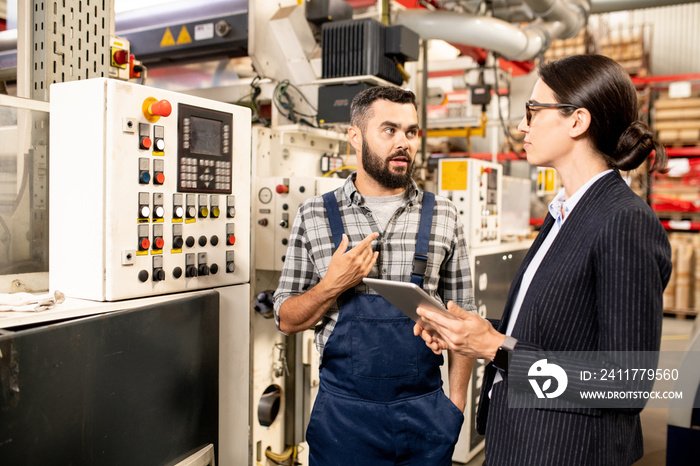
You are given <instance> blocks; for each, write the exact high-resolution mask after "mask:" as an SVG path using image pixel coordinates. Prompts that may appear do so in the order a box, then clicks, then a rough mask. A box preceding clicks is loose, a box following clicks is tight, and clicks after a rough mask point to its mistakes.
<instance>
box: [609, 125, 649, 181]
mask: <svg viewBox="0 0 700 466" xmlns="http://www.w3.org/2000/svg"><path fill="white" fill-rule="evenodd" d="M656 146H657V144H656V142H655V140H654V133H653V132H652V131H651V129H649V127H648V126H647V125H646V124H645V123H644V122H642V121H639V120H636V121H633V122H632V123H631V124H630V125H629V126H628V127H627V129H626V130H625V131H624V132H623V133H622V135H621V136H620V139H618V141H617V147H616V148H615V152H614V153H613V154H612V155H613V156H612V158H611V160H610V163H611V164H612V165H613V168H617V169H619V170H625V171H627V170H634V169H635V168H637V167H639V166H640V165H641V164H642V163H644V161H645V160H646V159H647V158H649V155H651V151H652V150H654V149H655V148H656Z"/></svg>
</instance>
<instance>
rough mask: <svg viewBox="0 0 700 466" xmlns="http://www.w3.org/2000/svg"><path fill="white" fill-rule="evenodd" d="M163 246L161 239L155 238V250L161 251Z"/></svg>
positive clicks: (163, 242)
mask: <svg viewBox="0 0 700 466" xmlns="http://www.w3.org/2000/svg"><path fill="white" fill-rule="evenodd" d="M163 246H165V241H163V238H156V249H163Z"/></svg>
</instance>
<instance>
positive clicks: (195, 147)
mask: <svg viewBox="0 0 700 466" xmlns="http://www.w3.org/2000/svg"><path fill="white" fill-rule="evenodd" d="M178 133H179V134H178V139H179V141H178V154H177V159H178V186H177V190H178V191H179V192H189V193H220V194H231V190H232V186H231V180H232V175H233V172H232V170H233V164H232V147H233V141H232V139H231V138H232V134H233V115H231V114H230V113H223V112H218V111H215V110H211V109H208V108H201V107H194V106H192V105H185V104H179V107H178Z"/></svg>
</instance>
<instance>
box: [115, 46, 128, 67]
mask: <svg viewBox="0 0 700 466" xmlns="http://www.w3.org/2000/svg"><path fill="white" fill-rule="evenodd" d="M113 57H114V63H116V64H117V65H119V66H123V65H126V64H127V63H129V56H128V55H127V54H126V50H124V49H119V50H117V51H116V52H114V55H113Z"/></svg>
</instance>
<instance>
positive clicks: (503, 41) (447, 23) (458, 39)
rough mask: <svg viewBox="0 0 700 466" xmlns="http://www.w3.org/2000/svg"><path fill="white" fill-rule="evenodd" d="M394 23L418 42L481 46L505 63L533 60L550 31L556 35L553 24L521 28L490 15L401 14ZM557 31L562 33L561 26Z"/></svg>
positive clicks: (432, 12)
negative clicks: (403, 28) (411, 34)
mask: <svg viewBox="0 0 700 466" xmlns="http://www.w3.org/2000/svg"><path fill="white" fill-rule="evenodd" d="M394 23H395V24H401V25H403V26H406V27H407V28H409V29H411V30H413V31H415V32H416V33H417V34H418V35H419V36H420V37H421V39H440V40H444V41H446V42H452V43H455V44H466V45H471V46H474V47H481V48H485V49H488V50H492V51H494V52H497V53H498V54H500V55H501V56H502V57H503V58H506V59H508V60H533V59H534V58H535V57H537V56H538V55H539V54H540V53H542V52H544V51H545V50H546V49H547V47H548V46H549V44H550V41H551V35H552V32H554V33H557V32H558V31H557V29H558V28H557V26H556V25H552V27H547V28H545V27H543V25H541V24H540V25H538V24H529V25H528V26H526V27H524V28H522V29H521V28H519V27H517V26H515V25H513V24H511V23H508V22H506V21H503V20H501V19H497V18H493V17H490V16H475V15H469V14H465V13H452V12H449V11H444V10H436V11H427V10H405V11H401V12H399V13H398V14H397V15H396V20H395V22H394ZM548 29H550V30H548ZM551 29H553V30H554V31H551ZM559 29H562V31H563V30H564V28H563V27H560V28H559Z"/></svg>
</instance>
